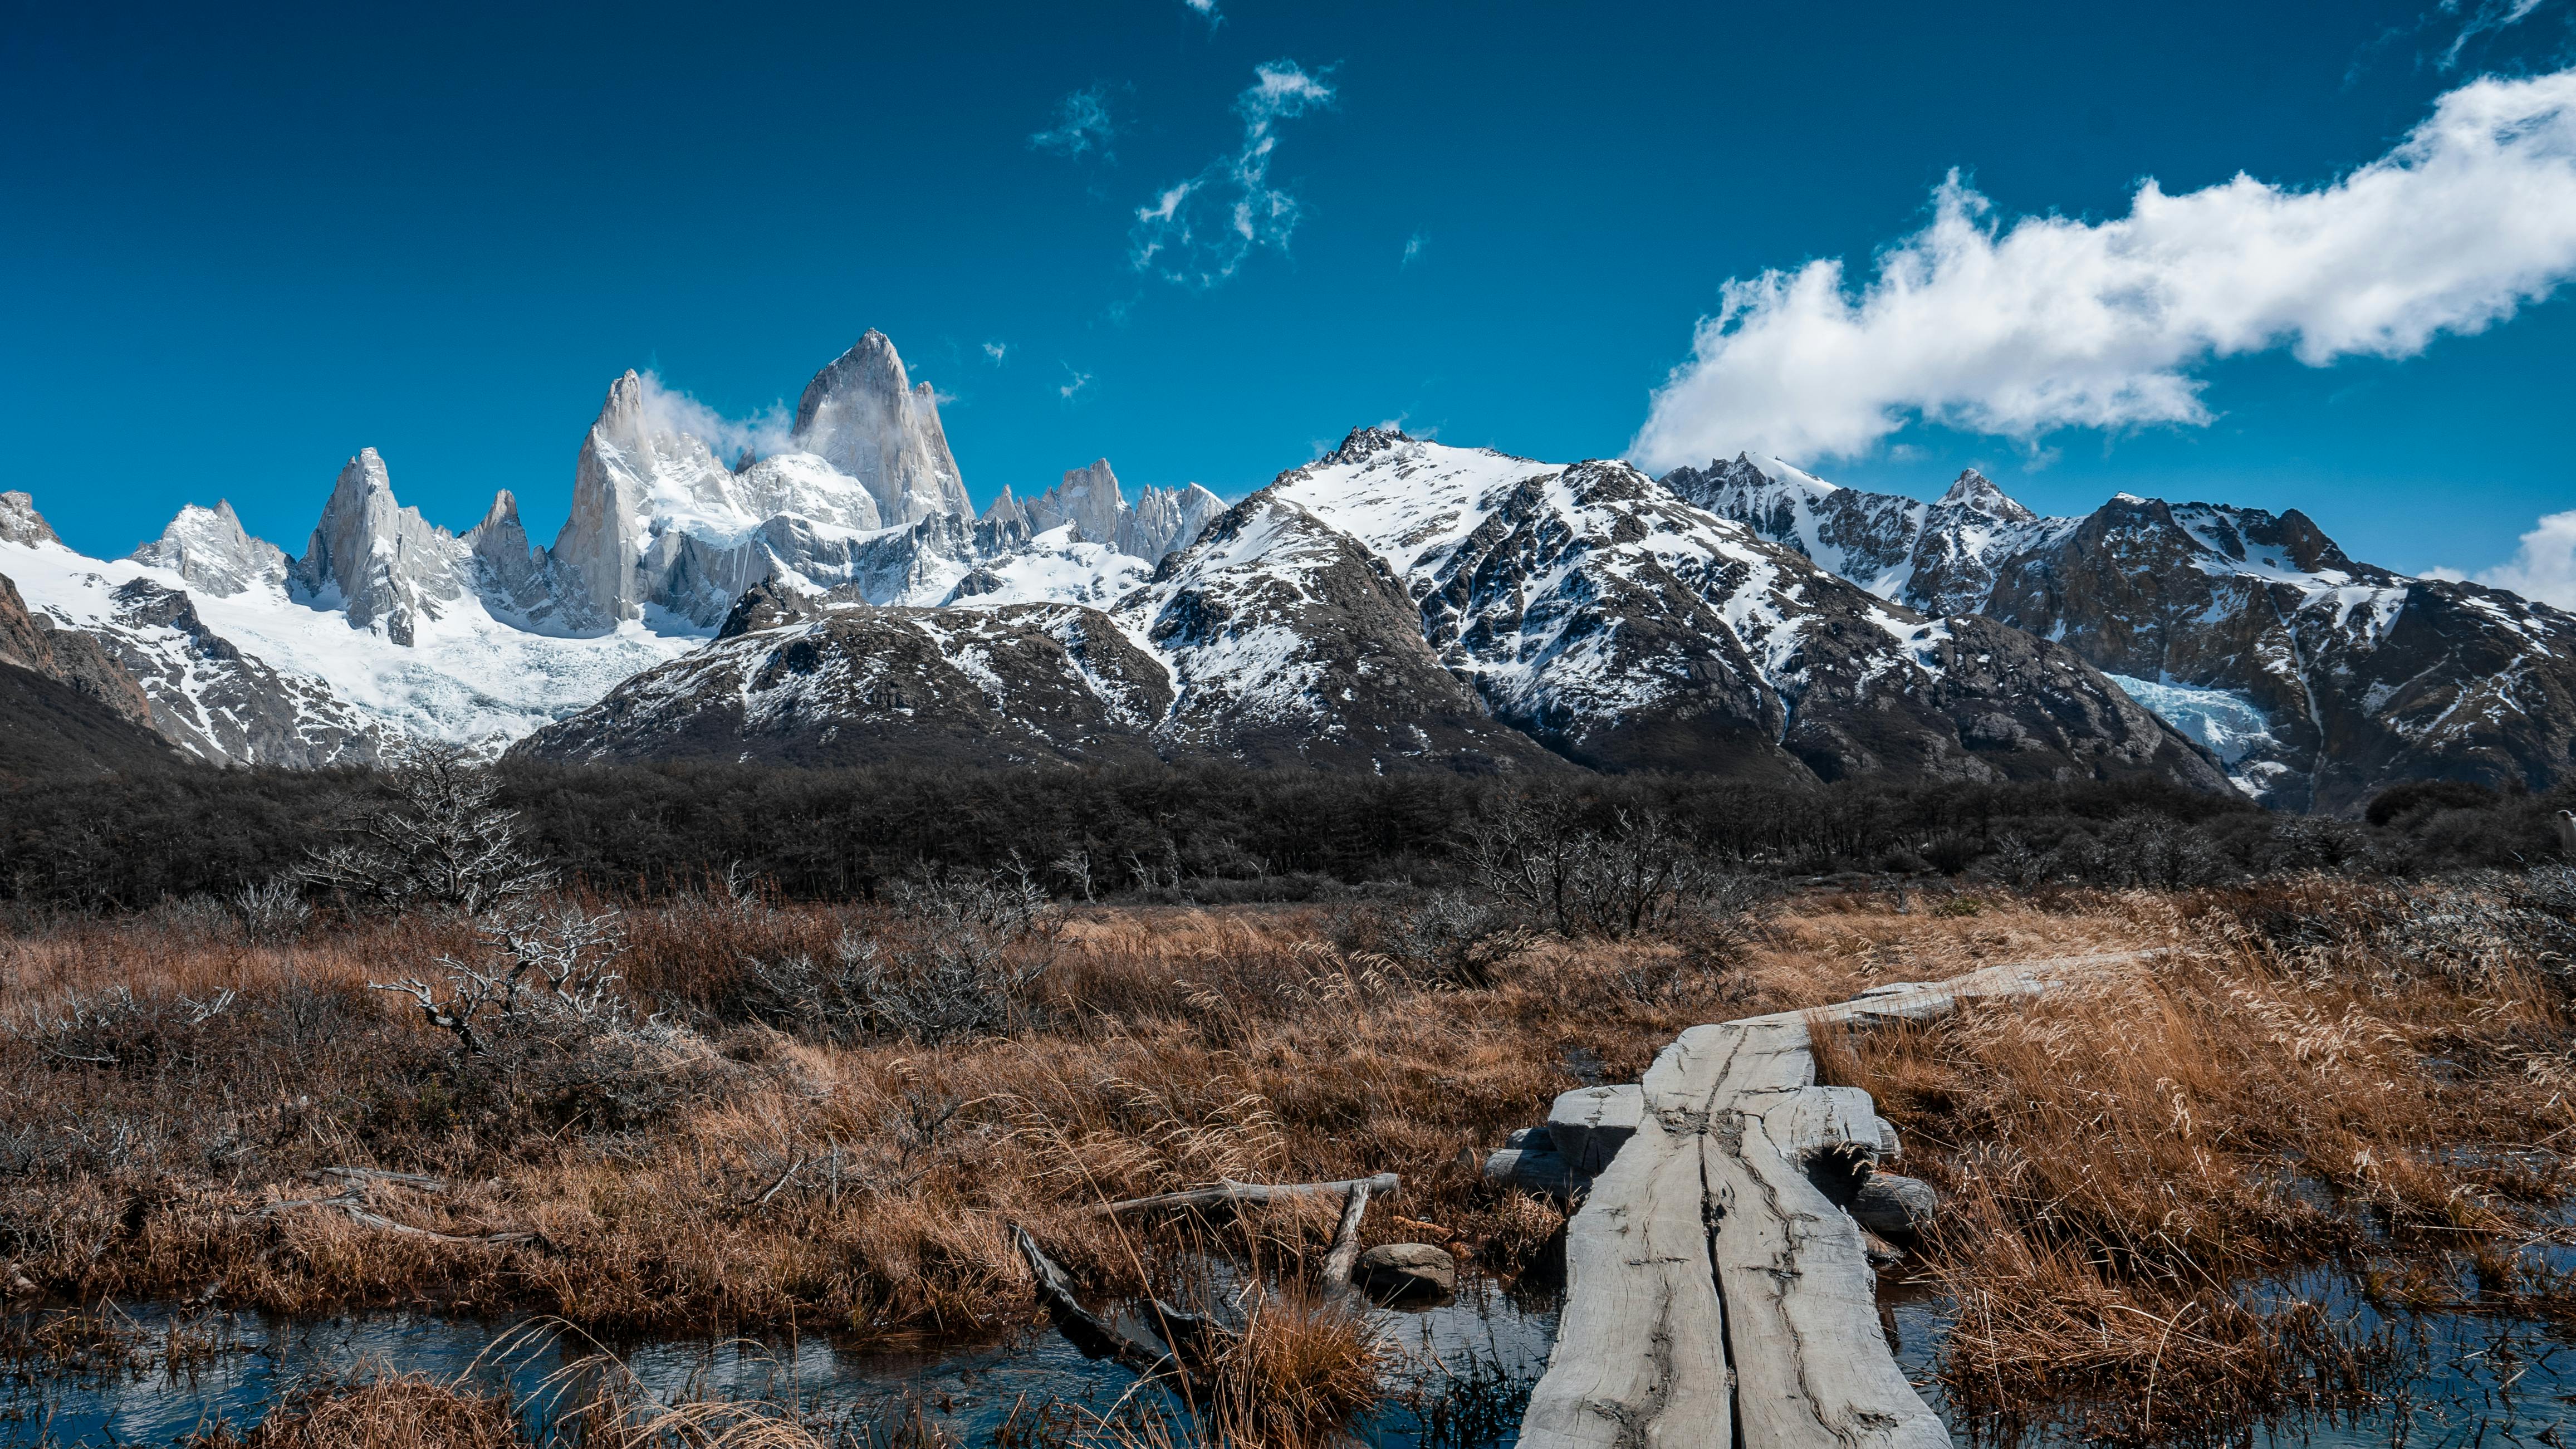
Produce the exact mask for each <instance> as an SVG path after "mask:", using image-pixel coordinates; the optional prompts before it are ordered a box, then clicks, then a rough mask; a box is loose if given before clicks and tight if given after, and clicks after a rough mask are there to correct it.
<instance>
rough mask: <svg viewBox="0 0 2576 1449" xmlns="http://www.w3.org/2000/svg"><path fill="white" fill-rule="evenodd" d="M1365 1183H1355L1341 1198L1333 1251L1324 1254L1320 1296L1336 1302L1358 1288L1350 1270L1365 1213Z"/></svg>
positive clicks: (1356, 1261) (1355, 1260)
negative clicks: (1352, 1280) (1338, 1222)
mask: <svg viewBox="0 0 2576 1449" xmlns="http://www.w3.org/2000/svg"><path fill="white" fill-rule="evenodd" d="M1368 1200H1369V1184H1368V1183H1365V1182H1355V1183H1352V1184H1351V1189H1350V1193H1349V1195H1348V1196H1346V1197H1345V1198H1343V1199H1342V1221H1341V1223H1340V1224H1339V1225H1338V1226H1336V1227H1335V1228H1334V1229H1333V1250H1332V1251H1331V1252H1329V1253H1326V1254H1325V1255H1324V1297H1325V1298H1326V1299H1327V1300H1333V1301H1338V1300H1340V1299H1344V1298H1348V1297H1350V1296H1351V1295H1352V1294H1353V1293H1356V1292H1358V1291H1359V1290H1358V1289H1357V1288H1355V1287H1353V1286H1352V1284H1351V1270H1352V1269H1353V1268H1355V1267H1357V1266H1358V1265H1359V1256H1360V1219H1361V1218H1363V1217H1366V1216H1367V1215H1368Z"/></svg>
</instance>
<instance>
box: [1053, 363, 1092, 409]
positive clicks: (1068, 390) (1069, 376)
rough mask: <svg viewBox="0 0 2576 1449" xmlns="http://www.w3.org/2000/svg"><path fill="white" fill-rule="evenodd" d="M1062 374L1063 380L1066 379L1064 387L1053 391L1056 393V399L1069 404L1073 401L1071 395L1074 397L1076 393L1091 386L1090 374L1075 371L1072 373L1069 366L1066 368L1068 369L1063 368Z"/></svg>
mask: <svg viewBox="0 0 2576 1449" xmlns="http://www.w3.org/2000/svg"><path fill="white" fill-rule="evenodd" d="M1064 374H1065V379H1066V381H1065V384H1064V386H1062V387H1059V388H1057V389H1056V390H1055V392H1056V396H1058V397H1060V398H1063V399H1064V400H1065V401H1066V402H1071V401H1073V395H1074V394H1075V393H1078V392H1080V391H1082V390H1083V389H1084V388H1086V387H1089V386H1091V374H1090V373H1087V372H1076V371H1074V370H1073V369H1072V368H1071V367H1070V366H1068V367H1066V368H1065V370H1064Z"/></svg>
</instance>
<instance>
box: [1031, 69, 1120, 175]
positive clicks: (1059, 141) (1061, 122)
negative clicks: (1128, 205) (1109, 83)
mask: <svg viewBox="0 0 2576 1449" xmlns="http://www.w3.org/2000/svg"><path fill="white" fill-rule="evenodd" d="M1117 135H1118V127H1117V125H1116V124H1115V123H1114V122H1112V121H1111V120H1110V118H1109V88H1108V87H1106V86H1085V87H1084V88H1083V89H1081V90H1078V91H1074V92H1072V93H1071V94H1069V95H1067V96H1066V97H1065V98H1064V99H1063V100H1061V101H1058V102H1056V107H1055V124H1054V125H1052V126H1049V127H1047V128H1046V129H1045V130H1043V131H1039V132H1036V133H1034V134H1032V135H1031V136H1030V137H1029V144H1030V145H1031V146H1033V147H1035V148H1037V149H1038V150H1040V151H1061V152H1063V153H1064V154H1065V155H1067V156H1083V155H1086V154H1088V153H1090V152H1093V151H1097V152H1099V153H1100V159H1101V160H1103V161H1115V160H1117V159H1118V158H1117V157H1116V156H1114V155H1112V154H1110V150H1109V143H1110V142H1111V141H1112V140H1113V139H1115V138H1116V137H1117Z"/></svg>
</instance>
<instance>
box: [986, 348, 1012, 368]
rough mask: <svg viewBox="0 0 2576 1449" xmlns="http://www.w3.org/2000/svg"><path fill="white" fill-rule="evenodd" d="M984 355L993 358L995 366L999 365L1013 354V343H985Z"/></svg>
mask: <svg viewBox="0 0 2576 1449" xmlns="http://www.w3.org/2000/svg"><path fill="white" fill-rule="evenodd" d="M984 355H985V356H986V357H989V358H991V359H993V365H994V366H995V367H999V366H1001V365H1002V359H1004V358H1006V357H1008V356H1010V355H1011V344H1009V343H1007V342H987V343H985V344H984Z"/></svg>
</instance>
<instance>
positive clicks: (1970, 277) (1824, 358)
mask: <svg viewBox="0 0 2576 1449" xmlns="http://www.w3.org/2000/svg"><path fill="white" fill-rule="evenodd" d="M1933 199H1934V208H1933V220H1932V222H1931V224H1930V225H1929V226H1927V227H1925V228H1924V229H1923V230H1922V231H1920V232H1917V233H1915V234H1914V235H1912V236H1910V237H1907V238H1905V239H1904V240H1902V241H1900V242H1898V243H1896V244H1895V245H1894V246H1892V247H1890V248H1888V249H1887V250H1886V251H1884V252H1882V253H1881V254H1880V255H1879V257H1878V258H1877V261H1876V275H1875V276H1874V277H1873V278H1872V279H1871V280H1870V282H1869V283H1868V284H1867V285H1866V286H1863V287H1861V288H1859V289H1858V290H1857V291H1854V290H1852V289H1850V288H1847V287H1846V286H1845V284H1844V277H1843V266H1842V263H1841V262H1839V261H1834V260H1824V261H1813V262H1809V263H1807V264H1806V265H1805V266H1803V267H1800V268H1798V269H1797V270H1796V271H1794V272H1781V271H1770V272H1765V273H1763V274H1762V275H1761V276H1758V277H1755V278H1752V279H1750V280H1746V279H1742V278H1738V279H1732V280H1730V281H1728V282H1727V283H1726V285H1725V287H1724V289H1723V291H1722V293H1721V298H1722V300H1721V305H1720V307H1719V310H1718V313H1717V315H1716V316H1714V317H1703V318H1701V319H1700V322H1699V325H1698V327H1697V329H1696V331H1695V333H1694V335H1693V337H1692V357H1691V360H1690V361H1689V362H1687V363H1685V364H1683V365H1682V366H1680V367H1677V368H1675V369H1674V370H1673V373H1672V375H1671V377H1670V378H1669V379H1667V380H1666V382H1665V384H1664V385H1663V387H1661V388H1659V389H1658V390H1657V391H1656V393H1655V396H1654V402H1653V407H1652V410H1651V412H1650V414H1649V415H1648V417H1647V419H1646V423H1645V426H1644V427H1643V428H1641V429H1640V430H1639V431H1638V434H1637V436H1636V438H1635V440H1634V441H1632V442H1631V443H1630V445H1629V451H1630V454H1631V456H1633V457H1635V458H1637V459H1638V460H1639V461H1640V462H1642V463H1644V464H1646V465H1647V466H1648V467H1651V468H1655V469H1657V470H1658V471H1660V470H1661V469H1664V468H1668V467H1672V466H1675V465H1678V464H1682V463H1697V462H1704V461H1706V460H1707V459H1709V458H1711V457H1713V456H1718V455H1721V454H1723V455H1728V456H1732V455H1733V454H1734V453H1735V452H1736V451H1737V450H1739V449H1750V450H1752V451H1755V452H1765V453H1776V454H1779V455H1782V456H1785V457H1793V458H1812V457H1817V456H1820V455H1844V456H1848V455H1851V454H1855V453H1860V452H1863V451H1866V450H1867V449H1869V448H1870V447H1872V446H1874V445H1875V444H1876V443H1878V442H1879V440H1881V439H1882V438H1885V437H1886V436H1887V435H1888V434H1890V433H1893V432H1895V431H1896V430H1898V429H1899V428H1901V427H1903V426H1905V425H1906V424H1907V423H1908V422H1910V421H1912V420H1914V419H1916V418H1921V419H1924V420H1927V421H1931V422H1936V423H1941V424H1944V425H1947V426H1951V427H1957V428H1964V429H1968V430H1972V431H1976V432H1982V433H1990V434H1996V435H2001V436H2005V437H2010V438H2015V439H2019V440H2021V441H2022V442H2024V443H2025V444H2027V443H2030V442H2032V441H2033V440H2035V439H2037V438H2038V437H2039V436H2040V435H2042V434H2044V433H2047V432H2049V431H2051V430H2054V429H2058V428H2066V427H2096V428H2120V427H2134V426H2141V425H2147V424H2156V423H2176V424H2203V423H2207V422H2208V421H2209V420H2210V417H2211V413H2210V411H2209V409H2208V408H2207V406H2206V405H2205V404H2204V403H2203V402H2202V399H2201V389H2202V387H2203V386H2204V384H2203V382H2202V381H2201V380H2200V379H2199V378H2198V377H2196V376H2194V375H2193V374H2194V372H2195V371H2196V370H2197V369H2198V368H2200V367H2201V366H2203V365H2204V364H2205V363H2207V362H2208V361H2209V360H2210V359H2211V358H2214V357H2227V356H2233V355H2237V354H2242V353H2251V352H2261V351H2266V350H2269V349H2271V348H2275V347H2281V346H2287V347H2289V348H2290V349H2291V351H2292V353H2293V355H2295V356H2296V357H2298V359H2299V360H2300V361H2302V362H2305V363H2307V364H2309V365H2310V366H2322V365H2324V364H2326V363H2329V362H2332V361H2334V360H2335V359H2337V358H2341V357H2349V356H2355V355H2365V356H2374V357H2391V358H2395V357H2407V356H2412V355H2413V354H2415V353H2417V352H2420V351H2422V350H2423V348H2424V347H2425V346H2426V345H2427V344H2428V343H2429V342H2431V341H2432V339H2433V338H2434V337H2436V336H2438V335H2440V334H2443V333H2446V332H2447V333H2473V332H2477V331H2480V330H2482V329H2484V328H2485V327H2487V326H2489V325H2490V324H2492V323H2495V322H2497V321H2500V320H2502V319H2504V318H2506V317H2510V316H2512V315H2513V313H2514V311H2515V309H2516V308H2518V307H2520V306H2521V305H2522V304H2524V303H2526V302H2530V301H2535V300H2537V299H2539V298H2541V297H2544V296H2546V295H2548V294H2549V293H2550V292H2551V291H2552V290H2554V289H2555V288H2556V287H2557V286H2558V285H2559V284H2560V283H2561V282H2563V281H2565V280H2566V279H2567V278H2568V277H2569V276H2570V275H2571V274H2576V70H2569V71H2560V72H2558V73H2556V74H2552V75H2544V76H2536V77H2532V78H2530V79H2524V80H2503V79H2497V78H2494V77H2488V78H2484V79H2480V80H2476V81H2472V82H2470V83H2469V84H2467V85H2464V86H2461V87H2459V88H2458V89H2456V90H2453V91H2451V92H2449V93H2448V94H2446V95H2444V96H2442V97H2441V99H2440V100H2439V101H2438V102H2437V103H2436V104H2435V106H2434V109H2433V114H2432V115H2431V117H2430V118H2428V119H2427V120H2426V121H2425V122H2424V123H2423V124H2422V125H2420V126H2418V127H2417V128H2416V129H2415V131H2414V132H2413V133H2412V134H2410V135H2409V136H2408V137H2407V138H2406V140H2405V141H2404V142H2403V143H2402V144H2400V145H2399V146H2398V147H2397V148H2396V149H2395V150H2393V151H2391V152H2389V153H2388V154H2387V155H2386V156H2383V157H2381V158H2380V159H2378V160H2376V161H2373V162H2370V163H2369V164H2367V165H2364V166H2362V167H2360V168H2359V169H2357V170H2355V171H2353V172H2352V173H2351V174H2349V175H2347V176H2344V177H2342V178H2341V179H2339V180H2337V181H2335V182H2334V183H2333V184H2331V185H2328V186H2324V187H2321V188H2318V189H2316V190H2310V191H2292V190H2285V189H2283V188H2280V187H2277V186H2273V185H2270V184H2268V183H2265V182H2260V181H2256V180H2255V179H2254V178H2252V177H2250V176H2245V175H2239V176H2238V177H2237V178H2236V179H2235V180H2233V181H2230V182H2227V183H2225V184H2224V185H2219V186H2211V187H2207V188H2205V189H2203V190H2199V191H2193V192H2186V193H2184V194H2182V195H2179V196H2169V195H2167V194H2165V192H2164V191H2163V190H2161V189H2160V188H2158V187H2157V186H2156V184H2155V183H2154V182H2153V181H2149V182H2147V183H2145V184H2144V185H2142V186H2140V187H2139V188H2138V192H2137V195H2136V197H2135V199H2134V200H2133V201H2132V202H2131V205H2130V210H2129V214H2128V215H2127V216H2125V217H2121V218H2118V219H2116V220H2112V221H2106V222H2100V223H2092V224H2088V223H2084V222H2080V221H2074V220H2070V219H2068V218H2065V217H2058V216H2047V217H2027V218H2024V219H2023V220H2021V221H2018V222H2016V223H2013V224H2012V225H2010V226H2009V227H2007V226H2003V225H2000V224H1998V223H1996V222H1995V221H1993V220H1992V219H1991V215H1990V214H1991V212H1992V209H1993V208H1992V205H1991V203H1989V202H1988V201H1987V200H1986V199H1985V198H1984V197H1982V196H1980V195H1978V194H1977V193H1976V192H1975V191H1973V190H1970V189H1969V188H1968V187H1966V186H1965V185H1963V184H1961V183H1960V181H1959V179H1958V177H1957V176H1956V174H1955V173H1954V174H1953V175H1952V177H1951V179H1950V180H1949V181H1947V182H1945V183H1944V184H1943V185H1942V186H1941V187H1940V188H1939V190H1938V191H1936V192H1935V193H1934V198H1933Z"/></svg>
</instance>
